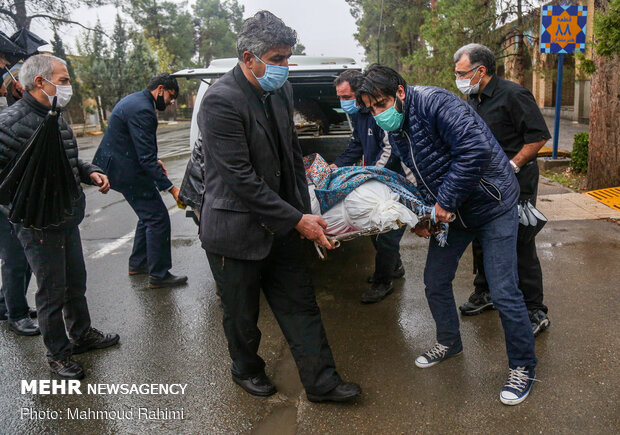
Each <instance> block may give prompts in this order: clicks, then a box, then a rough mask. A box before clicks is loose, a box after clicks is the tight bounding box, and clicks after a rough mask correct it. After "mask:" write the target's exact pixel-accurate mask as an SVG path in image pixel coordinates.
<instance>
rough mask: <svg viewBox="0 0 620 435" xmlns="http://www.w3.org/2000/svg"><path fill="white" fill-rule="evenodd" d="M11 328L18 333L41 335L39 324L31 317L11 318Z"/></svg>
mask: <svg viewBox="0 0 620 435" xmlns="http://www.w3.org/2000/svg"><path fill="white" fill-rule="evenodd" d="M9 329H10V330H11V331H13V332H14V333H16V334H17V335H39V334H40V333H41V331H40V330H39V325H37V322H36V321H35V320H32V319H31V318H30V317H24V318H23V319H19V320H9Z"/></svg>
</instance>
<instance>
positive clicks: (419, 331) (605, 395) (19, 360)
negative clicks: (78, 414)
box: [0, 125, 620, 434]
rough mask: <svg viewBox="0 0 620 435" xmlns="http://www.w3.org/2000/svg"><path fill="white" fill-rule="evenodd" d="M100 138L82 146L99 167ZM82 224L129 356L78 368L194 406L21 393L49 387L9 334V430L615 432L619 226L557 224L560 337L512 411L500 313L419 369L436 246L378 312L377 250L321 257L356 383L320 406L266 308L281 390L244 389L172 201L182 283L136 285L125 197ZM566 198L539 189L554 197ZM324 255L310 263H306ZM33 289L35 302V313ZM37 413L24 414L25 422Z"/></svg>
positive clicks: (38, 356)
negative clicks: (506, 396)
mask: <svg viewBox="0 0 620 435" xmlns="http://www.w3.org/2000/svg"><path fill="white" fill-rule="evenodd" d="M184 127H185V126H183V125H181V126H176V127H175V126H169V127H165V128H164V127H160V134H159V138H160V139H159V143H160V156H168V157H164V161H165V163H166V166H167V168H168V172H169V174H170V175H171V178H172V180H173V182H175V183H180V179H181V177H182V175H183V172H184V168H185V164H186V161H187V158H188V156H189V148H188V147H187V136H188V131H187V129H186V128H184ZM99 139H100V137H99V138H97V137H88V138H81V139H80V143H81V151H80V152H81V158H84V159H90V158H92V155H93V154H94V151H95V149H96V144H97V143H98V141H99ZM86 192H87V202H88V206H87V218H86V219H85V221H84V222H83V224H82V225H81V232H82V240H83V247H84V256H85V259H86V266H87V270H88V293H87V296H88V301H89V306H90V311H91V316H92V323H93V326H95V327H96V328H99V329H102V330H104V331H114V332H117V333H119V334H120V335H121V344H120V345H119V346H117V347H114V348H110V349H106V350H101V351H95V352H90V353H86V354H83V355H78V356H76V359H77V360H78V361H80V362H81V363H82V364H83V365H84V367H85V368H86V371H87V377H86V379H85V380H84V381H83V382H82V389H83V391H84V392H85V390H86V385H87V384H91V385H92V384H99V383H114V384H119V383H127V384H133V383H136V384H146V383H156V384H170V383H181V384H185V383H187V384H188V386H187V388H186V390H185V394H183V395H93V394H83V395H32V394H30V393H27V394H21V392H20V380H22V379H25V380H33V379H51V378H52V377H51V375H50V373H49V371H48V369H47V364H46V360H45V355H44V348H43V344H42V341H41V338H40V337H18V336H16V335H14V334H13V333H11V332H10V331H9V330H8V328H7V326H6V324H1V325H0V380H1V381H0V432H2V433H11V434H13V433H15V434H21V433H89V434H90V433H144V432H147V431H150V432H152V433H239V432H254V433H261V434H280V433H282V434H293V433H334V434H335V433H346V434H353V433H365V434H366V433H368V434H377V433H429V434H430V433H455V432H463V433H528V434H529V433H589V434H591V433H610V434H612V433H618V432H619V431H620V425H619V416H620V412H619V406H618V401H619V400H620V397H619V396H620V395H619V394H618V382H617V378H618V374H619V367H620V364H619V357H618V351H619V350H620V328H619V327H618V326H619V324H618V323H619V322H618V312H619V306H618V282H620V272H619V271H620V267H619V266H620V263H619V261H618V258H619V256H618V253H619V252H620V227H619V226H618V225H617V224H615V223H611V222H607V221H595V220H563V219H557V220H554V221H551V222H550V223H549V224H548V225H547V226H546V227H545V229H544V230H543V231H542V233H541V235H540V236H539V237H538V239H537V240H538V246H539V256H540V258H541V261H542V265H543V270H544V278H545V292H546V293H545V294H546V297H545V302H546V303H547V305H548V306H549V308H550V311H549V316H550V319H551V322H552V323H551V328H550V329H549V330H548V331H547V332H545V333H543V334H542V335H541V336H540V337H539V338H538V339H537V341H536V344H537V355H538V358H539V361H540V362H539V366H538V368H537V375H538V378H539V379H540V382H538V383H536V384H535V386H534V388H533V390H532V393H531V395H530V397H529V398H528V400H527V401H526V402H525V403H523V404H522V405H519V406H517V407H506V406H504V405H502V404H501V403H500V402H499V399H498V394H499V390H500V388H501V386H502V385H503V383H504V382H505V380H506V376H507V361H506V356H505V350H504V340H503V333H502V330H501V326H500V322H499V318H498V315H497V313H496V312H488V313H485V314H482V315H480V316H476V317H471V318H465V319H462V324H461V331H462V335H463V342H464V345H465V351H464V353H463V355H462V356H459V357H457V358H452V359H450V360H448V361H446V362H444V363H442V364H440V365H439V366H437V367H433V368H431V369H428V370H420V369H418V368H417V367H415V365H414V359H415V357H416V356H418V355H419V354H420V353H422V352H423V351H425V350H426V349H427V348H428V347H429V346H430V345H432V344H433V342H434V340H433V338H434V327H433V322H432V319H431V315H430V312H429V310H428V306H427V304H426V301H425V297H424V286H423V283H422V271H423V265H424V260H425V254H426V243H427V242H426V241H425V240H424V239H419V238H417V237H415V236H414V235H412V234H409V233H408V234H407V235H406V236H405V238H404V239H403V243H402V247H401V252H402V256H403V262H404V264H405V268H406V270H407V275H406V277H405V279H401V280H398V281H397V282H396V291H395V292H394V294H392V295H391V296H390V297H389V298H387V299H386V300H385V301H383V302H381V303H379V304H375V305H362V304H360V303H359V297H360V294H361V292H362V291H363V290H364V289H365V288H366V287H367V284H366V283H365V278H366V276H367V275H369V274H370V273H371V272H372V267H373V249H372V246H371V243H370V241H369V240H366V239H358V240H355V241H352V242H347V243H344V244H343V247H341V248H340V249H338V250H336V251H333V252H331V253H330V254H329V259H328V261H327V262H319V261H317V260H316V259H315V257H312V261H311V265H312V271H313V276H314V280H315V287H316V293H317V299H318V302H319V305H320V306H321V309H322V315H323V320H324V323H325V327H326V330H327V334H328V337H329V340H330V344H331V346H332V350H333V352H334V355H335V359H336V362H337V366H338V370H339V372H340V374H341V375H342V376H343V378H345V379H347V380H352V381H356V382H359V383H360V384H361V385H362V388H363V389H364V393H363V395H362V397H361V398H360V399H359V400H358V401H357V402H355V403H352V404H344V405H343V404H312V403H310V402H308V401H307V400H306V398H305V394H304V393H303V390H302V387H301V384H300V382H299V378H298V375H297V373H296V369H295V365H294V362H293V360H292V358H291V356H290V352H289V351H288V348H287V346H286V342H285V341H284V338H283V337H282V334H281V332H280V330H279V328H278V326H277V324H276V322H275V320H274V318H273V315H272V314H271V312H270V311H269V309H268V307H267V306H266V304H263V306H262V310H261V317H260V327H261V330H262V332H263V339H262V343H261V349H260V353H261V355H262V356H263V358H264V359H265V360H266V362H267V373H268V375H270V376H271V377H272V379H273V380H274V382H275V384H276V386H277V387H278V389H279V393H278V394H277V395H275V396H272V397H271V398H268V399H258V398H253V397H250V396H248V395H246V394H245V393H243V392H242V391H241V390H240V389H239V388H238V387H237V386H235V385H234V384H233V383H232V381H231V380H230V374H229V359H228V354H227V350H226V343H225V339H224V335H223V331H222V327H221V317H222V313H221V311H220V309H219V307H218V304H217V300H216V296H215V293H214V283H213V279H212V277H211V273H210V271H209V269H208V266H207V262H206V257H205V254H204V252H203V250H202V249H201V247H200V244H199V242H198V240H197V235H196V233H197V227H196V226H195V225H194V223H193V222H192V221H191V220H190V219H187V218H185V217H184V213H183V212H180V211H179V212H177V209H176V208H174V204H173V201H172V198H171V197H170V195H165V196H164V199H165V201H166V204H168V205H169V207H170V210H171V220H172V234H173V242H172V245H173V264H174V266H173V270H172V271H173V273H178V274H186V275H188V276H189V284H188V285H187V286H185V287H179V288H174V289H165V290H149V289H148V288H147V279H146V278H145V277H129V276H128V275H127V258H128V256H129V252H130V250H131V243H132V240H131V235H132V232H133V229H134V227H135V224H136V222H137V218H136V217H135V215H134V214H133V212H132V211H131V209H130V208H129V206H128V205H127V204H126V203H125V201H124V200H123V198H122V196H121V195H120V194H118V193H115V192H111V193H110V194H108V195H101V194H99V193H98V192H97V191H96V189H95V188H92V187H87V188H86ZM562 192H564V189H562V188H558V187H555V186H552V185H550V184H548V183H544V182H542V183H541V192H540V194H541V195H544V194H555V193H562ZM309 254H310V255H312V253H311V252H309ZM471 270H472V263H471V254H470V252H469V251H468V252H467V253H466V254H465V255H464V256H463V259H462V261H461V265H460V268H459V270H458V273H457V276H456V279H455V282H454V287H455V298H456V301H457V303H462V302H463V301H465V300H466V298H467V297H468V295H469V293H470V292H471V288H472V284H471V281H472V278H473V276H472V274H471ZM34 291H35V288H34V286H31V289H30V293H31V294H30V295H29V299H30V300H31V301H32V292H34ZM67 408H70V409H72V410H73V409H75V408H79V409H80V410H83V411H84V410H88V409H91V410H94V411H124V412H125V413H127V412H128V411H130V410H133V411H134V415H133V419H115V420H112V419H108V420H105V419H90V420H76V419H67V414H66V409H67ZM138 408H148V409H149V410H155V409H157V408H160V409H162V410H163V409H168V410H169V411H177V412H178V411H180V410H183V419H179V420H170V419H161V420H145V419H138V417H137V409H138ZM22 409H25V410H30V409H32V410H35V411H48V410H49V411H59V415H60V416H61V417H63V419H62V420H61V419H57V420H53V419H50V418H47V419H32V418H29V417H28V412H29V411H23V412H26V415H25V416H23V415H22V413H23V412H22ZM22 417H24V418H22Z"/></svg>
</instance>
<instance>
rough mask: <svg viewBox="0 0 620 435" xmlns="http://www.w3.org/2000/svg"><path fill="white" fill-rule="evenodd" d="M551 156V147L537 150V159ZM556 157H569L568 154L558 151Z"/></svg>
mask: <svg viewBox="0 0 620 435" xmlns="http://www.w3.org/2000/svg"><path fill="white" fill-rule="evenodd" d="M552 155H553V149H552V148H551V147H542V148H541V149H540V150H538V157H551V156H552ZM558 157H570V153H569V152H567V151H562V150H558Z"/></svg>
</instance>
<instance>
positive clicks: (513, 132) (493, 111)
mask: <svg viewBox="0 0 620 435" xmlns="http://www.w3.org/2000/svg"><path fill="white" fill-rule="evenodd" d="M454 63H455V73H456V77H457V80H456V82H457V85H459V88H461V90H462V92H463V93H465V94H466V95H468V96H469V98H468V101H469V104H471V105H472V107H474V109H476V112H478V114H479V115H480V116H481V117H482V119H484V121H485V122H486V123H487V125H488V126H489V128H490V129H491V132H492V133H493V136H495V138H496V139H497V141H498V142H499V144H500V145H501V146H502V149H503V150H504V152H505V153H506V155H508V158H509V159H510V165H511V167H512V169H513V171H514V173H515V175H516V176H517V181H518V182H519V189H520V195H519V201H530V202H531V203H532V204H533V205H536V197H537V195H538V165H537V164H536V156H537V154H538V151H539V150H540V149H541V148H542V147H543V145H544V144H545V143H546V142H547V140H548V139H549V138H551V135H550V134H549V130H548V129H547V124H546V123H545V119H544V118H543V116H542V114H541V113H540V109H539V108H538V106H537V105H536V100H535V99H534V96H533V95H532V94H531V93H530V91H528V90H527V89H525V88H524V87H523V86H520V85H519V84H517V83H514V82H511V81H509V80H504V79H502V78H501V77H498V76H497V75H496V74H495V54H493V52H492V51H491V50H489V49H488V48H487V47H485V46H484V45H480V44H468V45H465V46H463V47H461V48H460V49H459V50H458V51H457V52H456V53H455V54H454ZM472 248H473V254H474V269H475V270H476V272H477V273H476V277H475V279H474V287H475V291H474V292H473V293H472V294H471V296H470V297H469V300H468V301H467V302H466V303H465V304H463V305H461V306H460V307H459V309H460V311H461V313H462V314H464V315H475V314H479V313H481V312H483V311H485V310H488V309H492V308H493V301H492V300H491V296H490V293H489V284H488V282H487V280H486V275H485V272H484V264H483V261H482V257H483V255H482V247H481V246H480V243H478V241H477V240H474V243H473V244H472ZM517 264H518V266H517V267H518V273H519V289H520V290H521V292H522V293H523V298H524V299H525V305H526V307H527V310H528V313H529V316H530V323H531V325H532V332H533V333H534V335H535V336H536V335H538V334H540V333H541V332H543V331H544V330H546V329H547V328H548V327H549V325H550V321H549V318H548V317H547V311H548V310H547V306H546V305H545V304H544V303H543V278H542V269H541V267H540V260H539V259H538V255H537V254H536V240H535V239H534V238H529V239H525V238H522V237H521V238H517Z"/></svg>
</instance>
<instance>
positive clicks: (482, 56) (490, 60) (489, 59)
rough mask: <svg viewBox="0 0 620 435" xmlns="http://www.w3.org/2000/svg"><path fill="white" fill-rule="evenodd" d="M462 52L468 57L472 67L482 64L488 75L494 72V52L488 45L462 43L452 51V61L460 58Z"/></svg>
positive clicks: (455, 61)
mask: <svg viewBox="0 0 620 435" xmlns="http://www.w3.org/2000/svg"><path fill="white" fill-rule="evenodd" d="M464 54H466V55H467V56H468V57H469V63H470V64H471V66H472V67H476V66H479V65H484V66H485V67H486V69H487V73H488V74H489V75H490V76H492V75H494V74H495V54H494V53H493V52H492V51H491V50H490V49H489V48H488V47H485V46H484V45H482V44H467V45H464V46H463V47H461V48H459V49H458V50H457V51H456V53H454V63H457V62H458V61H459V60H461V57H463V55H464Z"/></svg>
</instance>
